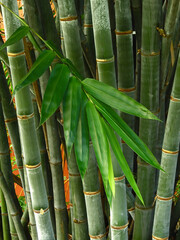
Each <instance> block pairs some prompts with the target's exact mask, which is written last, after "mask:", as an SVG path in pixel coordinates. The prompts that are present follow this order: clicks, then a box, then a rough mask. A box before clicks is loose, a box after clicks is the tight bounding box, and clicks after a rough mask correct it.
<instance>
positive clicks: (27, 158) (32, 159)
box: [2, 0, 54, 240]
mask: <svg viewBox="0 0 180 240" xmlns="http://www.w3.org/2000/svg"><path fill="white" fill-rule="evenodd" d="M3 4H5V5H6V6H8V7H9V8H10V9H11V10H12V11H13V12H15V13H16V14H18V6H17V2H16V1H12V0H11V1H6V0H4V1H3ZM2 11H3V19H4V25H5V33H6V39H8V38H9V36H10V35H11V34H12V33H13V32H14V31H15V30H16V29H17V28H18V27H19V26H20V23H19V20H17V18H16V17H14V15H12V13H10V12H9V11H7V10H6V9H4V8H3V9H2ZM11 22H13V23H14V24H13V25H12V24H10V25H9V23H11ZM7 50H8V56H9V62H10V68H11V75H12V81H13V85H14V86H16V84H17V83H18V81H19V80H20V79H21V78H22V77H23V76H25V74H26V71H27V70H26V63H25V57H24V53H23V51H24V48H23V44H22V41H19V42H17V43H16V44H13V45H11V46H9V47H8V48H7ZM12 53H13V54H12ZM19 53H20V55H17V54H19ZM16 106H17V116H18V124H19V129H20V138H21V144H22V149H23V153H24V163H25V166H26V169H27V175H28V180H29V185H30V192H31V198H32V206H33V211H34V212H35V219H36V224H37V231H38V238H39V239H40V240H41V239H43V240H45V239H54V233H53V229H52V223H51V220H50V213H49V208H48V207H49V206H48V199H47V194H46V189H45V183H44V179H43V174H42V168H41V163H40V152H39V147H38V141H37V135H36V130H35V122H34V113H33V107H32V101H31V97H30V92H29V89H28V88H25V89H23V90H22V91H20V92H19V93H17V94H16ZM37 183H38V184H37ZM40 213H41V214H40Z"/></svg>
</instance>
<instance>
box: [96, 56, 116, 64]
mask: <svg viewBox="0 0 180 240" xmlns="http://www.w3.org/2000/svg"><path fill="white" fill-rule="evenodd" d="M96 62H100V63H110V62H114V56H113V57H112V58H106V59H102V58H96Z"/></svg>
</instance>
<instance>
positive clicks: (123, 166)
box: [103, 122, 144, 204]
mask: <svg viewBox="0 0 180 240" xmlns="http://www.w3.org/2000/svg"><path fill="white" fill-rule="evenodd" d="M103 126H104V129H105V131H106V134H107V137H108V139H109V142H110V144H111V147H112V150H113V152H114V154H115V156H116V158H117V161H118V162H119V165H120V167H121V169H122V171H123V172H124V174H125V176H126V178H127V180H128V182H129V184H130V185H131V187H132V188H133V190H134V191H135V193H136V195H137V196H138V198H139V199H140V200H141V202H142V203H143V204H144V201H143V198H142V196H141V193H140V191H139V188H138V186H137V184H136V181H135V179H134V176H133V174H132V172H131V170H130V168H129V166H128V164H127V162H126V159H125V157H124V155H123V153H122V150H121V148H120V146H119V142H118V140H117V138H116V136H115V134H114V132H113V130H112V129H111V127H110V126H108V124H107V123H105V122H103Z"/></svg>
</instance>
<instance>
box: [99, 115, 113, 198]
mask: <svg viewBox="0 0 180 240" xmlns="http://www.w3.org/2000/svg"><path fill="white" fill-rule="evenodd" d="M101 122H102V124H104V120H103V119H101ZM108 179H109V185H110V188H111V191H112V194H113V196H114V195H115V181H114V172H113V165H112V160H111V151H110V148H109V147H108Z"/></svg>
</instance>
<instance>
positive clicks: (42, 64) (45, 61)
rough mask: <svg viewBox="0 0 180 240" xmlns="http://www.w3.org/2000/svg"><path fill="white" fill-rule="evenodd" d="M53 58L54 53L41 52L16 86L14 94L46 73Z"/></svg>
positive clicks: (49, 51) (48, 51)
mask: <svg viewBox="0 0 180 240" xmlns="http://www.w3.org/2000/svg"><path fill="white" fill-rule="evenodd" d="M55 56H56V55H55V53H54V52H53V51H51V50H45V51H43V52H41V53H40V55H39V57H38V58H37V60H36V61H35V63H34V64H33V66H32V68H31V69H30V71H29V72H28V73H27V74H26V75H25V76H24V77H23V79H21V81H20V82H19V83H18V84H17V85H16V87H15V89H14V94H15V93H16V92H17V91H19V90H20V89H22V88H24V87H26V86H28V85H29V84H31V83H32V82H34V81H36V80H37V79H38V78H39V77H40V76H41V75H42V74H43V73H44V72H45V71H46V69H47V68H48V67H49V65H50V64H51V62H52V61H53V59H54V58H55Z"/></svg>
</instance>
